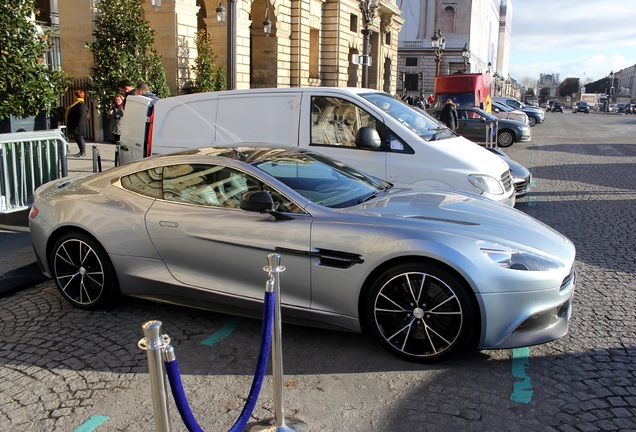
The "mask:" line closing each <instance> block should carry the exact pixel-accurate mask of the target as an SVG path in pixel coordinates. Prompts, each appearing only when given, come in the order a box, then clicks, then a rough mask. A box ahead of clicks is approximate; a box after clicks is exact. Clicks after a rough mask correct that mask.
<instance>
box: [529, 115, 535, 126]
mask: <svg viewBox="0 0 636 432" xmlns="http://www.w3.org/2000/svg"><path fill="white" fill-rule="evenodd" d="M528 123H529V126H530V127H533V126H534V125H536V124H537V119H536V118H534V117H528Z"/></svg>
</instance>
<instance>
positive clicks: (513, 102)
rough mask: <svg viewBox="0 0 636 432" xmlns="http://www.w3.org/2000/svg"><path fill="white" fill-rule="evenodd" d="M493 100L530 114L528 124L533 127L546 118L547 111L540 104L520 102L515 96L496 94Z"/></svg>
mask: <svg viewBox="0 0 636 432" xmlns="http://www.w3.org/2000/svg"><path fill="white" fill-rule="evenodd" d="M493 101H497V102H499V103H503V104H505V105H507V106H509V107H511V108H512V109H516V110H520V111H522V112H523V113H525V114H526V115H527V116H528V124H529V125H530V127H533V126H534V125H536V124H537V123H543V121H544V120H545V112H544V111H543V110H542V109H541V108H539V107H538V106H529V105H526V104H524V103H523V102H519V101H518V100H517V99H515V98H511V97H505V96H496V97H494V98H493Z"/></svg>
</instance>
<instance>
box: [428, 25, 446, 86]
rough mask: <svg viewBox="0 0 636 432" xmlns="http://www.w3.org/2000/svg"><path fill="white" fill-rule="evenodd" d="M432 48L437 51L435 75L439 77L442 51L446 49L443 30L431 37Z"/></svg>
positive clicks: (438, 30)
mask: <svg viewBox="0 0 636 432" xmlns="http://www.w3.org/2000/svg"><path fill="white" fill-rule="evenodd" d="M431 46H432V47H433V48H434V49H435V51H434V53H435V63H436V66H435V75H439V65H440V63H441V61H442V51H444V50H445V49H446V39H445V38H444V33H442V29H441V28H439V29H437V32H435V33H433V36H431Z"/></svg>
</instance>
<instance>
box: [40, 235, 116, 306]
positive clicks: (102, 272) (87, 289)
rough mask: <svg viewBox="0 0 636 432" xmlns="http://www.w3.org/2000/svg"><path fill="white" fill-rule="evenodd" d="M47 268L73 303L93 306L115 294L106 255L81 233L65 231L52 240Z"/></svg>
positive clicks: (103, 303) (113, 276) (112, 273)
mask: <svg viewBox="0 0 636 432" xmlns="http://www.w3.org/2000/svg"><path fill="white" fill-rule="evenodd" d="M50 268H51V273H52V276H53V279H54V280H55V283H56V285H57V287H58V289H59V290H60V292H61V293H62V295H63V296H64V298H65V299H66V300H68V302H69V303H71V304H73V305H74V306H77V307H80V308H83V309H95V308H97V307H100V306H103V305H106V304H108V303H109V302H110V301H111V300H112V299H113V298H114V297H115V295H116V294H118V293H119V287H118V284H117V278H116V276H115V270H114V268H113V265H112V263H111V262H110V259H109V258H108V255H107V254H106V252H105V251H104V249H103V248H102V246H101V245H100V244H99V243H98V242H97V241H96V240H94V239H93V238H91V237H89V236H88V235H86V234H84V233H67V234H65V235H64V236H62V237H61V238H60V239H59V240H58V241H57V242H56V243H55V247H54V248H53V252H52V253H51V259H50Z"/></svg>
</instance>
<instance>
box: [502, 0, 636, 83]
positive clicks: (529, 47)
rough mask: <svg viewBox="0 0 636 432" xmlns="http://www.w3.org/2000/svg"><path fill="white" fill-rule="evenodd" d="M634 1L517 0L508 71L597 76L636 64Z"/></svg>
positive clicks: (514, 74)
mask: <svg viewBox="0 0 636 432" xmlns="http://www.w3.org/2000/svg"><path fill="white" fill-rule="evenodd" d="M634 6H635V3H633V2H626V1H623V0H604V1H602V2H598V1H581V0H558V1H554V0H533V1H514V0H513V8H512V27H511V44H510V75H511V76H512V77H513V78H515V79H517V80H519V79H520V77H532V78H534V79H538V78H539V75H540V74H541V73H547V74H559V77H560V78H561V79H565V78H567V77H571V76H574V77H579V78H581V79H583V80H585V79H586V78H591V79H593V80H596V79H600V78H603V77H605V76H607V75H608V74H609V72H610V71H611V70H614V71H616V70H620V69H624V68H626V67H629V66H631V65H633V64H635V63H636V25H634V24H633V23H635V22H636V7H634Z"/></svg>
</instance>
